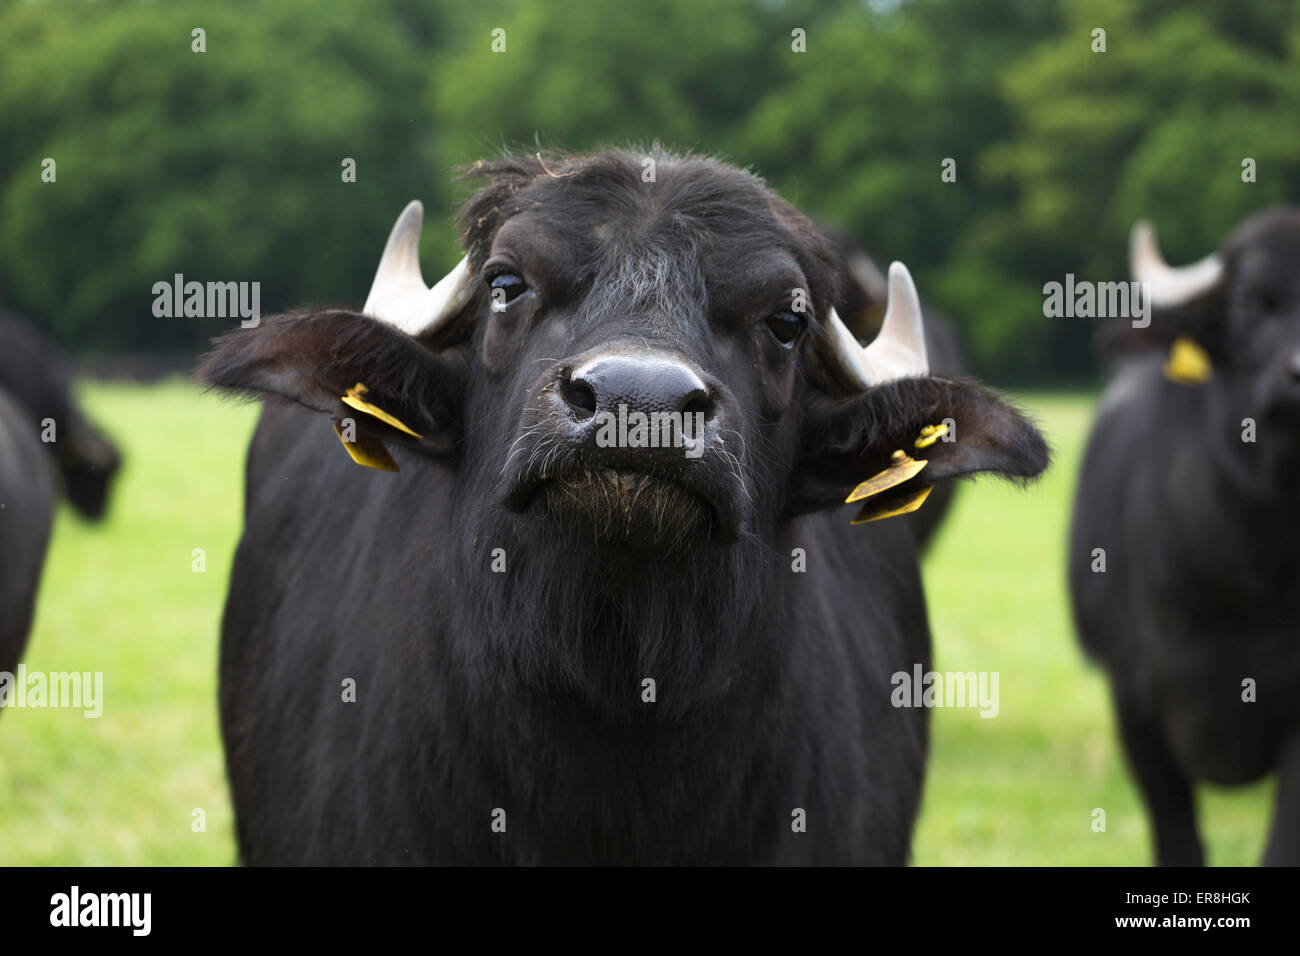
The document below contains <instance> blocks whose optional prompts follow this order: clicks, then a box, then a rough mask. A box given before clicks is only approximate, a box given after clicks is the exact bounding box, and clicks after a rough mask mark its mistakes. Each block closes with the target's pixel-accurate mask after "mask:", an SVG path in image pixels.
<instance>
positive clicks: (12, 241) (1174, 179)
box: [0, 0, 1300, 383]
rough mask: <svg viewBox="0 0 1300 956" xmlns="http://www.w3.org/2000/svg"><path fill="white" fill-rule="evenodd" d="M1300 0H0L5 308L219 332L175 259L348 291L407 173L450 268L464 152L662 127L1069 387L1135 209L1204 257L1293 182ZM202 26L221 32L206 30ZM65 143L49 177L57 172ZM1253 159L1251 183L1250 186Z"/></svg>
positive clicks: (1087, 355)
mask: <svg viewBox="0 0 1300 956" xmlns="http://www.w3.org/2000/svg"><path fill="white" fill-rule="evenodd" d="M1296 7H1297V5H1296V3H1295V2H1294V0H1255V2H1252V3H1250V4H1245V5H1242V4H1224V3H1222V2H1219V0H1146V2H1144V3H1141V4H1133V3H1132V2H1130V0H984V2H980V3H967V2H960V0H870V2H863V0H835V2H816V0H661V2H656V3H653V4H648V3H609V2H607V0H565V2H564V3H562V4H560V3H556V2H536V0H484V2H480V3H475V4H457V3H453V2H452V0H436V2H434V3H424V2H420V0H375V2H371V3H366V4H351V3H343V2H311V0H286V2H280V3H270V2H250V3H246V4H240V5H229V6H221V5H214V4H206V3H197V2H190V0H181V2H177V3H168V4H158V3H142V2H129V0H117V2H104V3H99V4H85V3H77V2H48V3H18V2H11V3H8V4H6V5H2V6H0V283H2V285H0V299H3V300H4V301H5V302H7V304H10V305H12V306H15V307H18V308H21V309H25V310H27V311H30V312H33V313H35V314H37V315H39V316H41V317H43V318H44V319H46V320H47V322H48V323H49V324H51V325H52V326H53V327H54V329H55V331H56V332H57V333H58V335H59V336H60V338H62V339H63V340H64V341H65V342H68V343H74V344H75V345H76V346H77V347H79V348H107V349H112V348H123V347H130V348H142V347H143V348H164V347H181V346H184V347H194V346H197V345H198V344H200V343H201V342H202V341H203V339H205V338H206V337H207V336H208V335H210V334H212V333H213V332H215V331H217V330H218V329H219V327H220V326H221V324H222V323H220V322H219V321H218V322H215V323H214V322H208V321H196V320H192V319H191V320H175V319H156V318H154V317H153V316H152V314H151V311H150V307H151V304H152V293H151V289H152V285H153V283H154V282H157V281H160V280H167V279H169V278H170V277H171V276H172V275H173V274H174V273H175V272H182V273H184V274H185V275H186V276H187V277H188V278H197V279H200V280H208V279H217V280H245V281H252V280H257V281H261V282H262V303H263V308H264V310H266V311H273V310H275V309H278V308H283V307H286V306H289V305H293V304H298V303H303V302H311V301H337V302H344V303H352V304H356V303H357V302H359V300H360V299H361V298H362V297H363V296H364V293H365V289H366V288H367V286H368V283H369V279H370V276H371V274H372V270H373V268H374V263H375V261H376V259H377V256H378V253H379V249H380V247H381V245H382V242H383V237H384V235H385V232H386V230H387V228H388V226H389V225H390V224H391V222H392V220H393V218H394V216H395V214H396V212H397V211H398V210H399V209H400V208H401V206H402V205H403V204H404V203H405V202H406V201H407V200H408V199H410V198H412V197H419V198H421V199H423V200H424V201H425V204H426V207H427V208H428V211H429V223H430V225H429V227H428V228H427V229H426V239H425V253H426V257H427V260H426V261H427V266H426V268H427V270H428V272H429V274H430V275H431V276H432V275H433V274H435V272H436V271H437V269H439V268H440V267H442V266H445V265H446V264H447V263H449V262H450V261H452V260H453V258H454V256H455V254H456V237H455V235H454V233H453V231H452V230H451V229H450V228H448V221H449V218H450V216H451V214H452V213H453V211H454V207H455V205H456V202H457V200H458V199H459V198H460V197H461V196H463V190H461V189H459V188H457V187H455V186H454V185H453V184H452V181H451V180H452V176H453V170H454V168H455V167H456V166H458V165H461V164H465V163H469V162H472V161H473V160H475V159H477V158H479V157H482V156H484V155H489V154H493V153H496V152H499V151H500V150H501V149H503V148H512V149H522V150H528V151H531V150H535V149H537V148H539V147H542V146H544V147H551V146H562V147H568V148H574V149H591V148H595V147H598V146H600V145H602V144H609V143H616V144H626V143H649V142H652V141H655V140H658V141H660V142H662V143H664V144H665V145H668V146H671V147H676V148H680V149H690V150H698V151H709V152H716V153H720V154H722V155H724V156H726V157H728V158H730V159H732V160H733V161H735V162H738V163H740V164H742V165H746V166H750V167H752V168H754V169H755V170H756V171H758V172H759V173H761V174H762V175H764V176H765V177H767V178H768V180H769V181H770V182H772V183H773V185H774V186H775V187H776V188H778V189H779V190H780V191H782V192H783V193H784V194H785V195H787V196H788V197H789V198H790V199H791V200H792V201H794V202H795V203H796V204H797V205H799V206H800V207H801V208H803V209H805V210H806V211H808V212H809V213H810V214H812V215H814V216H816V217H818V218H820V219H823V220H825V221H827V222H830V223H833V224H836V225H839V226H841V227H843V228H845V229H847V230H848V231H849V232H850V233H851V234H852V235H854V236H856V237H857V238H858V239H859V240H860V241H862V242H863V243H864V245H865V246H866V247H867V248H868V249H869V250H870V251H871V252H873V253H874V254H875V255H876V256H878V257H879V258H880V259H882V260H885V261H888V260H890V259H895V258H897V259H902V260H904V261H906V262H908V264H909V265H911V266H912V267H913V269H914V271H915V272H916V274H917V276H918V282H919V284H920V287H921V291H922V293H923V294H924V295H926V296H927V298H930V299H932V300H934V301H935V302H936V303H937V304H938V305H940V306H943V307H944V308H946V309H947V311H949V312H950V313H951V314H952V315H953V316H954V317H955V318H956V320H957V322H958V323H959V325H960V326H961V328H962V331H963V333H964V336H965V338H966V340H967V342H968V344H969V347H970V350H971V353H972V356H973V358H974V362H975V367H976V368H977V370H978V371H980V372H981V373H982V374H984V375H986V376H990V377H993V378H995V379H1003V380H1015V381H1031V380H1032V381H1041V382H1049V381H1050V382H1057V383H1059V382H1061V381H1065V380H1071V379H1078V378H1082V377H1086V376H1088V375H1089V374H1091V371H1092V368H1093V366H1092V358H1091V351H1090V348H1089V343H1090V338H1091V334H1092V331H1093V328H1092V326H1091V325H1090V324H1089V321H1088V320H1063V319H1045V318H1044V317H1043V315H1042V291H1041V290H1042V286H1043V284H1044V283H1046V282H1050V281H1059V280H1061V279H1063V277H1064V275H1065V273H1066V272H1074V273H1075V274H1076V275H1077V276H1078V277H1079V278H1091V279H1094V280H1098V281H1105V280H1113V279H1119V278H1124V277H1125V276H1126V263H1125V259H1124V250H1125V247H1126V242H1125V239H1126V234H1127V231H1128V228H1129V226H1130V225H1131V223H1132V221H1133V220H1134V219H1136V218H1137V217H1139V216H1142V215H1147V216H1151V217H1152V218H1153V219H1154V220H1155V221H1156V223H1157V225H1158V226H1159V228H1160V233H1161V237H1162V241H1163V244H1164V246H1165V248H1166V252H1167V253H1168V255H1169V257H1170V259H1171V261H1183V260H1190V259H1193V258H1198V257H1199V256H1201V255H1203V254H1204V253H1205V252H1206V251H1208V250H1209V249H1210V248H1212V247H1213V246H1214V245H1216V244H1217V242H1218V241H1219V240H1220V239H1221V238H1222V236H1223V234H1224V232H1225V231H1226V230H1227V229H1228V228H1230V227H1231V226H1232V225H1233V224H1234V223H1236V222H1237V221H1239V220H1240V219H1241V218H1242V217H1243V216H1245V215H1247V214H1248V213H1250V212H1252V211H1254V210H1256V209H1259V208H1261V207H1263V206H1265V205H1268V204H1270V203H1275V202H1286V201H1295V200H1296V199H1297V195H1296V192H1297V189H1300V176H1298V175H1297V174H1298V173H1300V127H1297V125H1296V124H1295V122H1294V107H1295V105H1296V103H1297V101H1298V98H1300V69H1297V62H1298V61H1300V19H1298V18H1297V17H1296V15H1295V14H1296V12H1297V9H1296ZM197 26H201V27H203V28H204V29H206V30H207V52H206V53H193V52H191V40H190V31H191V30H192V29H193V28H195V27H197ZM1097 28H1101V29H1105V30H1106V51H1105V52H1104V53H1100V52H1094V51H1093V49H1092V46H1093V30H1094V29H1097ZM494 30H502V31H504V43H505V50H504V51H503V52H497V51H496V50H494V48H493V39H494V36H493V31H494ZM794 30H802V31H804V34H805V37H806V52H795V51H794V50H793V49H792V31H794ZM47 156H49V157H54V158H55V159H56V160H57V162H58V182H57V183H56V184H49V183H43V182H42V181H41V178H40V171H41V166H40V164H41V160H42V159H43V158H44V157H47ZM344 157H352V158H354V159H356V161H357V167H358V175H357V182H356V183H355V184H346V183H343V182H342V181H341V179H340V163H341V161H342V160H343V158H344ZM1246 157H1250V158H1252V159H1254V160H1255V162H1256V166H1257V178H1258V181H1257V182H1254V183H1244V182H1242V178H1241V173H1242V161H1243V159H1245V158H1246ZM945 158H952V159H953V160H955V162H956V173H957V179H956V182H951V183H948V182H943V181H941V178H940V172H941V163H942V162H943V160H944V159H945Z"/></svg>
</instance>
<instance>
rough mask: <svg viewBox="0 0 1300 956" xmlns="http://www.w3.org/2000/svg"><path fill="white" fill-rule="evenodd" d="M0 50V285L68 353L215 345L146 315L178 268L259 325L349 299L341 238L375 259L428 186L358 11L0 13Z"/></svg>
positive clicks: (408, 84)
mask: <svg viewBox="0 0 1300 956" xmlns="http://www.w3.org/2000/svg"><path fill="white" fill-rule="evenodd" d="M196 27H197V28H202V29H204V30H205V31H206V52H203V53H199V52H193V51H192V48H191V45H192V40H191V31H192V30H193V29H195V28H196ZM0 38H2V39H0V142H4V143H5V144H6V149H5V151H4V153H3V155H2V156H0V197H3V199H2V201H0V208H3V216H2V217H0V275H3V277H4V287H5V288H6V290H11V291H8V292H7V295H6V297H9V296H12V298H13V300H14V301H13V302H12V303H11V304H14V305H17V306H20V307H22V308H23V309H25V310H28V311H31V312H33V313H36V314H38V315H41V316H43V317H45V318H46V319H47V320H48V321H49V322H50V324H51V325H52V326H53V328H54V330H55V331H56V332H57V333H58V334H59V336H60V337H61V338H62V339H63V340H65V341H67V342H76V343H77V344H78V345H80V346H82V347H87V346H91V347H100V348H114V347H119V346H135V347H139V346H152V347H159V346H168V345H170V346H172V347H175V346H176V345H178V344H191V345H192V344H195V343H198V342H201V341H202V339H203V338H205V337H206V336H207V335H210V334H212V333H213V332H215V331H219V330H220V329H221V327H222V326H223V325H225V324H226V323H222V322H217V323H207V324H204V323H197V322H195V320H193V319H189V320H185V319H180V320H178V319H157V318H155V317H154V316H153V314H152V304H153V293H152V287H153V284H154V283H155V282H158V281H170V280H171V278H172V276H173V274H174V273H177V272H181V273H183V274H185V275H186V277H187V278H189V279H198V280H200V281H207V280H221V281H227V280H234V281H250V282H251V281H260V282H261V283H262V288H261V294H262V304H263V308H264V309H267V310H268V311H269V310H273V309H276V308H283V307H287V306H290V305H293V304H295V303H298V302H301V301H322V300H325V301H329V300H339V301H352V302H357V300H358V299H359V297H360V296H361V295H363V294H364V290H365V288H366V287H367V284H368V282H369V279H370V277H371V275H373V270H374V264H375V256H374V255H369V254H368V255H367V256H365V257H364V258H358V257H357V256H356V255H355V254H354V248H353V244H354V241H355V240H356V239H358V238H363V239H365V240H367V248H368V249H369V248H373V249H374V250H375V255H377V252H378V249H379V248H381V247H382V242H383V237H384V235H385V234H386V232H387V229H388V228H389V226H390V225H391V223H392V219H393V218H394V216H395V215H396V213H397V212H398V211H399V210H400V209H401V207H402V205H403V204H404V203H405V202H406V201H407V200H408V199H409V198H410V197H411V196H412V195H414V194H415V193H416V192H421V191H427V185H426V175H425V172H426V166H427V150H428V146H429V141H430V140H429V137H428V135H427V127H425V126H423V125H421V124H418V123H415V122H413V120H414V117H412V116H409V115H407V114H406V113H405V111H404V109H403V107H409V104H410V102H411V100H412V98H413V97H414V96H415V95H416V94H418V91H419V89H420V84H421V80H422V76H423V73H422V71H421V70H420V68H419V63H418V57H416V56H414V55H413V53H414V49H413V46H412V44H411V43H410V42H408V40H407V39H406V38H405V37H404V35H403V32H402V31H401V30H400V29H398V27H397V25H396V23H393V24H390V25H386V26H385V25H382V24H380V25H377V24H376V22H375V21H374V20H373V18H371V17H370V16H368V14H367V13H366V10H365V6H364V5H361V4H358V5H351V4H346V5H345V4H318V3H312V2H308V0H291V2H280V3H256V4H240V5H229V6H226V5H197V4H187V3H179V4H152V3H151V4H142V3H115V4H110V3H102V4H85V3H75V4H73V3H61V4H56V3H50V4H13V5H10V6H7V7H5V8H4V9H3V12H0ZM44 157H51V158H53V159H54V160H55V161H56V163H57V180H56V182H54V183H47V182H42V180H41V175H40V173H41V161H42V159H43V158H44ZM345 157H351V158H353V159H355V160H356V162H357V168H358V175H357V182H356V183H355V184H345V183H343V182H342V178H341V171H342V166H341V164H342V161H343V159H344V158H345ZM426 195H427V192H426ZM429 198H431V199H435V200H436V199H437V198H439V197H438V196H436V195H435V196H431V197H429ZM357 304H359V302H358V303H357Z"/></svg>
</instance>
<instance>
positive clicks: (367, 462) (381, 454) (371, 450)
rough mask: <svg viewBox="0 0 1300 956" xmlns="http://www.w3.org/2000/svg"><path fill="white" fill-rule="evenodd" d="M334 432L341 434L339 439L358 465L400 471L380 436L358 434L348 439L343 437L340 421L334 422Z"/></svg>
mask: <svg viewBox="0 0 1300 956" xmlns="http://www.w3.org/2000/svg"><path fill="white" fill-rule="evenodd" d="M334 434H336V435H338V436H339V441H340V442H342V443H343V447H344V448H346V449H347V450H348V454H349V455H351V456H352V460H353V461H355V462H356V463H357V464H358V465H363V466H364V467H366V468H378V469H379V470H380V471H400V470H401V469H400V468H398V467H397V462H395V461H393V456H392V455H390V454H389V453H388V449H387V448H385V447H384V443H383V442H381V441H380V440H379V439H378V438H372V437H371V436H369V435H357V436H356V440H355V441H348V440H347V439H346V438H344V437H343V429H342V428H340V427H339V423H338V422H335V423H334Z"/></svg>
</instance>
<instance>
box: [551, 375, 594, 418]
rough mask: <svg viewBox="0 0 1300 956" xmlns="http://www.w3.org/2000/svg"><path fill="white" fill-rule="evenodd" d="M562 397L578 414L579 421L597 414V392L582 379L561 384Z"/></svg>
mask: <svg viewBox="0 0 1300 956" xmlns="http://www.w3.org/2000/svg"><path fill="white" fill-rule="evenodd" d="M560 396H561V397H562V398H563V399H564V401H565V402H566V403H567V404H568V406H569V407H570V408H571V409H573V410H574V411H575V412H576V413H577V415H578V418H579V419H585V418H590V417H591V416H592V415H595V414H596V392H595V390H594V389H593V388H592V387H591V386H590V385H588V384H587V383H586V382H584V381H583V380H582V379H569V380H567V381H565V382H561V383H560Z"/></svg>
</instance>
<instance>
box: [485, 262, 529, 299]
mask: <svg viewBox="0 0 1300 956" xmlns="http://www.w3.org/2000/svg"><path fill="white" fill-rule="evenodd" d="M487 284H488V288H489V289H491V290H492V304H493V305H495V306H496V307H497V308H502V307H504V306H506V305H508V304H510V303H511V302H513V301H514V300H515V299H517V298H519V297H520V296H521V295H523V294H524V293H525V292H526V291H528V283H527V282H525V281H524V280H523V277H522V276H520V275H519V274H518V273H516V272H510V271H509V270H501V271H498V272H495V273H493V274H491V275H489V276H487Z"/></svg>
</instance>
